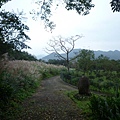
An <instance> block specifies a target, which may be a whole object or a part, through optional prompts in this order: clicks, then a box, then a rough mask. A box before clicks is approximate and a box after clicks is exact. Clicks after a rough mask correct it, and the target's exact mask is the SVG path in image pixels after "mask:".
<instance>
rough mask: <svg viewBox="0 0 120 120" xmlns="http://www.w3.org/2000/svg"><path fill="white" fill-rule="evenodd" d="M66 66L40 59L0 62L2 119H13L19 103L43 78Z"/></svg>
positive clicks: (0, 116) (53, 74) (0, 112)
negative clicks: (46, 62) (40, 60)
mask: <svg viewBox="0 0 120 120" xmlns="http://www.w3.org/2000/svg"><path fill="white" fill-rule="evenodd" d="M64 68H65V67H63V66H55V65H52V64H45V63H43V62H38V61H25V60H15V61H6V62H5V61H2V62H0V119H1V118H2V119H3V118H4V119H9V120H10V119H12V120H13V119H14V116H15V114H16V113H17V111H16V110H17V109H18V106H19V105H18V104H19V103H21V101H22V100H24V99H25V98H26V97H27V96H29V95H31V93H32V92H34V90H35V89H36V88H37V87H38V86H39V85H40V82H41V80H42V79H45V78H48V77H51V76H55V75H58V74H59V73H60V71H61V70H62V69H64ZM15 108H16V110H15Z"/></svg>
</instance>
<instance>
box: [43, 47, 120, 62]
mask: <svg viewBox="0 0 120 120" xmlns="http://www.w3.org/2000/svg"><path fill="white" fill-rule="evenodd" d="M80 50H81V49H74V50H73V51H72V52H71V53H70V54H69V57H70V58H73V57H75V56H76V55H77V54H78V53H79V51H80ZM94 54H95V58H97V57H98V56H100V55H101V54H103V55H104V56H107V57H108V58H109V59H114V60H118V59H120V51H118V50H115V51H100V50H98V51H94ZM61 55H62V56H64V57H65V56H66V54H61ZM49 59H59V58H58V57H56V56H55V53H54V52H53V53H51V54H49V55H47V56H45V57H43V58H42V60H45V61H48V60H49Z"/></svg>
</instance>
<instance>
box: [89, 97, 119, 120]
mask: <svg viewBox="0 0 120 120" xmlns="http://www.w3.org/2000/svg"><path fill="white" fill-rule="evenodd" d="M89 109H90V110H91V115H92V116H93V117H94V119H97V120H119V119H120V98H114V97H100V96H95V95H94V96H92V97H91V99H90V103H89Z"/></svg>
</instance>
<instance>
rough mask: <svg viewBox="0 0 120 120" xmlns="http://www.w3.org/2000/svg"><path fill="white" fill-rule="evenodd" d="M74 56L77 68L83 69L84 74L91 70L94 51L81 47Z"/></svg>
mask: <svg viewBox="0 0 120 120" xmlns="http://www.w3.org/2000/svg"><path fill="white" fill-rule="evenodd" d="M76 58H77V64H78V69H79V70H80V69H81V70H83V72H84V74H85V73H87V72H88V71H89V70H91V66H92V61H93V60H94V52H93V51H92V50H86V49H83V50H81V51H80V53H79V55H77V56H76Z"/></svg>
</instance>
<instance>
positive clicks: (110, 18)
mask: <svg viewBox="0 0 120 120" xmlns="http://www.w3.org/2000/svg"><path fill="white" fill-rule="evenodd" d="M33 1H34V0H12V1H10V2H8V3H7V4H5V6H4V8H5V9H6V10H12V9H14V10H15V11H16V10H17V9H19V11H21V10H24V12H25V13H26V16H27V18H28V19H27V20H26V23H25V24H27V25H28V26H29V28H30V31H29V32H28V33H27V34H28V35H29V37H30V38H31V41H29V42H27V44H28V45H29V46H30V47H31V48H32V49H31V50H28V52H29V53H31V54H33V55H46V53H45V52H44V48H45V47H46V45H47V43H48V42H49V39H51V38H52V36H58V35H61V36H63V37H70V36H74V35H83V36H84V37H83V38H81V39H80V40H79V41H77V42H76V45H75V48H81V49H91V50H103V51H109V50H120V13H113V12H112V10H111V7H110V4H109V3H110V1H111V0H93V3H94V4H95V7H94V8H92V10H91V11H90V14H89V15H86V16H80V15H78V14H77V13H76V12H75V11H67V10H65V9H64V8H63V7H60V8H58V9H57V10H56V11H55V12H54V14H53V17H52V19H53V20H54V22H55V23H56V28H55V30H53V32H52V33H51V32H47V31H46V30H45V29H44V25H43V24H42V22H41V20H40V19H39V18H38V20H37V21H34V20H33V19H32V15H30V14H29V11H31V10H32V9H33V8H35V7H36V6H35V4H34V2H33Z"/></svg>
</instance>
